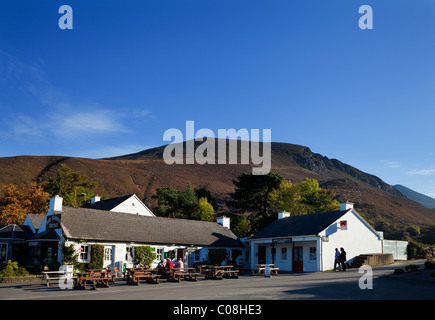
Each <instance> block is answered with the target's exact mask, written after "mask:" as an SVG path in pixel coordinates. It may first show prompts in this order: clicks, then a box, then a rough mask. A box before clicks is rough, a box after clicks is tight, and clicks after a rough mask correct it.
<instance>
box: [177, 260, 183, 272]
mask: <svg viewBox="0 0 435 320" xmlns="http://www.w3.org/2000/svg"><path fill="white" fill-rule="evenodd" d="M175 268H177V269H180V270H182V269H184V263H183V260H181V258H179V259H178V261H177V262H176V263H175Z"/></svg>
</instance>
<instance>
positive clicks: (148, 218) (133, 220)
mask: <svg viewBox="0 0 435 320" xmlns="http://www.w3.org/2000/svg"><path fill="white" fill-rule="evenodd" d="M137 200H138V199H137V197H131V196H129V197H127V198H126V199H124V200H123V201H121V202H124V206H122V205H120V204H117V205H116V206H115V207H114V208H127V209H126V210H125V211H126V212H116V211H114V210H102V209H101V207H100V209H92V206H91V207H88V208H84V207H81V208H73V207H67V206H63V205H62V201H63V199H62V198H61V197H59V196H55V197H53V198H51V200H50V208H49V210H48V212H47V214H46V215H45V218H44V220H43V221H42V223H41V225H40V227H39V230H38V233H37V234H36V236H35V239H34V240H33V241H34V242H35V243H37V241H39V240H41V239H42V238H43V236H44V235H50V240H51V241H50V245H51V246H50V247H49V250H50V251H51V252H53V254H52V255H51V256H50V257H52V258H56V259H57V261H58V262H60V263H61V262H62V260H63V257H62V251H61V248H62V246H63V245H66V246H73V247H74V248H75V251H76V252H77V254H78V257H79V262H84V263H86V262H90V259H91V248H92V245H94V244H99V245H104V265H103V266H104V267H105V266H110V267H112V268H113V267H119V268H120V269H121V268H122V267H123V266H124V265H127V266H131V265H132V263H133V258H134V249H135V247H136V246H150V247H151V250H152V251H154V252H155V253H156V256H157V258H156V260H155V261H154V264H153V266H156V265H157V263H158V262H159V261H160V259H162V258H166V257H169V258H170V259H172V260H174V261H175V260H177V259H178V258H182V259H183V260H184V261H185V263H187V264H190V265H191V264H193V263H195V262H198V263H202V262H203V261H205V260H206V259H207V256H208V252H209V250H210V249H225V250H226V251H227V252H228V253H229V254H230V255H232V256H233V257H234V258H235V256H237V257H238V260H240V259H241V257H242V256H243V255H242V253H243V251H242V250H243V249H244V246H243V244H242V243H241V241H240V240H239V239H238V238H237V237H236V236H235V235H234V234H233V232H232V231H231V230H230V229H229V219H228V218H225V217H222V218H220V219H218V223H216V222H205V221H198V220H187V219H172V218H162V217H156V216H154V214H152V212H151V211H150V212H151V215H150V214H141V213H139V212H134V210H133V212H132V211H131V210H130V209H131V207H140V206H139V204H138V203H137ZM131 201H133V202H131ZM139 201H140V200H139ZM101 202H103V201H101ZM114 202H119V201H114ZM108 203H109V200H106V203H105V204H104V205H105V206H106V205H107V204H108ZM130 203H134V204H135V205H134V206H130ZM92 204H93V205H94V204H98V202H94V203H92ZM121 204H122V203H121ZM111 207H113V203H112V204H111V205H110V206H106V208H111ZM148 210H149V209H148ZM129 211H130V212H129ZM144 212H145V213H146V211H144ZM56 236H57V240H56V239H54V238H56ZM53 239H54V241H57V242H56V247H54V245H53V244H54V243H55V242H54V241H53Z"/></svg>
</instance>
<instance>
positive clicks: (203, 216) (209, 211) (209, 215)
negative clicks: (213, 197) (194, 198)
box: [198, 197, 214, 221]
mask: <svg viewBox="0 0 435 320" xmlns="http://www.w3.org/2000/svg"><path fill="white" fill-rule="evenodd" d="M198 207H199V213H198V214H199V220H201V221H213V218H214V209H213V206H212V205H211V204H210V203H209V202H208V200H207V198H206V197H202V198H201V199H199V201H198Z"/></svg>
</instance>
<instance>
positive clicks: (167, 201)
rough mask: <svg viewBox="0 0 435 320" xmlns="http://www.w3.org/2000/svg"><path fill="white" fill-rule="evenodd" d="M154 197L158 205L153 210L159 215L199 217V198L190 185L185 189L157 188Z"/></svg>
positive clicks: (184, 217)
mask: <svg viewBox="0 0 435 320" xmlns="http://www.w3.org/2000/svg"><path fill="white" fill-rule="evenodd" d="M152 198H153V199H157V206H156V207H154V208H153V211H154V213H155V214H156V215H158V216H162V217H172V218H183V219H186V218H190V219H198V213H199V207H198V198H197V197H196V194H195V191H194V190H193V189H192V188H191V187H190V185H189V186H187V188H186V189H185V190H177V189H174V188H171V187H163V188H157V189H156V194H155V195H153V196H152Z"/></svg>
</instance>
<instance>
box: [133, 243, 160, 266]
mask: <svg viewBox="0 0 435 320" xmlns="http://www.w3.org/2000/svg"><path fill="white" fill-rule="evenodd" d="M155 259H156V254H155V253H154V252H152V251H151V247H149V246H140V247H134V261H135V262H139V263H140V264H141V265H143V266H145V267H147V268H149V267H151V264H152V263H153V261H154V260H155Z"/></svg>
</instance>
